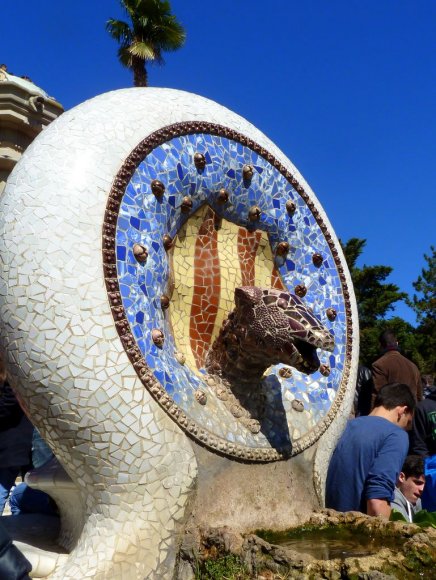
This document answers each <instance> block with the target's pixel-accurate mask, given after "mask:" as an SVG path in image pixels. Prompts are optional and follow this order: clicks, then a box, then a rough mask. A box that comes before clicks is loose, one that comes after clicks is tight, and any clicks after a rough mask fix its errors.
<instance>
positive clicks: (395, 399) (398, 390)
mask: <svg viewBox="0 0 436 580" xmlns="http://www.w3.org/2000/svg"><path fill="white" fill-rule="evenodd" d="M404 406H406V407H407V408H408V409H409V411H410V412H413V411H414V410H415V407H416V401H415V397H414V396H413V394H412V391H411V390H410V388H409V387H408V386H407V385H404V384H403V383H390V384H389V385H385V386H384V387H382V388H381V389H380V390H379V392H378V393H377V396H376V398H375V401H374V407H384V408H385V409H387V410H388V411H390V410H392V409H395V407H404Z"/></svg>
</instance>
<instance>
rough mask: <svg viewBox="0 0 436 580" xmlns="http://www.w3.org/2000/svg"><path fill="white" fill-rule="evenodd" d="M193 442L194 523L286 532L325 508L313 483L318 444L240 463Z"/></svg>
mask: <svg viewBox="0 0 436 580" xmlns="http://www.w3.org/2000/svg"><path fill="white" fill-rule="evenodd" d="M193 446H194V449H195V454H196V457H197V463H198V479H197V491H196V494H195V499H194V500H193V505H192V512H191V517H190V519H189V522H188V527H191V526H195V527H197V526H200V527H201V526H207V527H220V526H229V527H231V528H232V529H234V530H238V531H240V532H249V531H253V530H256V529H262V528H263V529H269V528H271V527H274V529H275V530H280V529H286V528H289V527H290V526H293V525H297V524H299V523H301V522H302V521H304V520H306V519H307V518H308V517H309V515H310V514H311V513H312V512H313V511H315V510H317V509H319V507H320V504H319V500H318V497H317V495H316V492H315V487H314V484H313V457H314V454H315V450H316V445H315V446H313V447H311V448H310V449H307V450H306V451H305V452H304V453H301V454H300V455H297V456H296V457H293V458H292V459H289V460H286V461H276V462H274V463H269V464H249V463H240V462H236V461H233V460H231V459H227V458H226V457H220V456H218V455H215V454H212V453H210V452H209V451H208V450H207V449H205V448H202V447H200V446H198V445H195V444H193Z"/></svg>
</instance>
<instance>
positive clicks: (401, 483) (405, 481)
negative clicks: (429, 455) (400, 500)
mask: <svg viewBox="0 0 436 580" xmlns="http://www.w3.org/2000/svg"><path fill="white" fill-rule="evenodd" d="M424 485H425V474H424V459H423V458H422V457H420V456H419V455H408V456H407V457H406V460H405V461H404V465H403V467H402V469H401V472H400V475H399V476H398V482H397V487H398V489H399V490H400V491H401V493H402V494H403V495H404V497H405V498H406V499H407V501H410V503H411V504H412V505H415V504H416V502H417V501H418V499H419V498H420V497H421V495H422V492H423V491H424Z"/></svg>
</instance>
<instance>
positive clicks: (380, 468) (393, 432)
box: [326, 383, 416, 518]
mask: <svg viewBox="0 0 436 580" xmlns="http://www.w3.org/2000/svg"><path fill="white" fill-rule="evenodd" d="M415 405H416V402H415V398H414V396H413V394H412V392H411V390H410V389H409V387H408V386H407V385H404V384H401V383H392V384H389V385H385V386H384V387H382V388H381V389H380V391H379V392H378V393H377V397H376V400H375V406H374V409H373V410H372V411H371V413H370V414H369V415H368V416H366V417H365V416H364V417H357V418H356V419H352V420H351V421H349V422H348V424H347V426H346V428H345V431H344V433H343V434H342V436H341V438H340V440H339V442H338V444H337V446H336V449H335V451H334V452H333V455H332V458H331V461H330V465H329V468H328V472H327V484H326V507H328V508H333V509H335V510H337V511H340V512H346V511H361V512H363V513H367V514H368V515H372V516H377V515H381V516H383V517H386V518H389V516H390V513H391V508H390V502H391V501H392V499H393V498H394V490H395V484H396V482H397V480H398V475H399V473H400V470H401V467H402V465H403V463H404V460H405V458H406V456H407V451H408V448H409V438H408V436H407V433H406V430H407V429H408V428H409V427H410V425H411V423H412V418H413V411H414V409H415Z"/></svg>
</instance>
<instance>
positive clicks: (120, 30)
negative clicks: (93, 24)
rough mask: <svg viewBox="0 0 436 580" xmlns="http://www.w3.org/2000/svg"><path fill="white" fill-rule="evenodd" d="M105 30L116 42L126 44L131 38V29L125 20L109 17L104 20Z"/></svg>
mask: <svg viewBox="0 0 436 580" xmlns="http://www.w3.org/2000/svg"><path fill="white" fill-rule="evenodd" d="M106 30H107V31H108V32H109V34H110V35H111V36H112V38H114V39H115V40H116V41H117V42H121V43H123V44H126V43H128V42H130V41H131V40H132V31H131V29H130V26H129V25H128V24H127V22H123V21H122V20H115V19H114V18H109V20H108V21H107V22H106Z"/></svg>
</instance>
